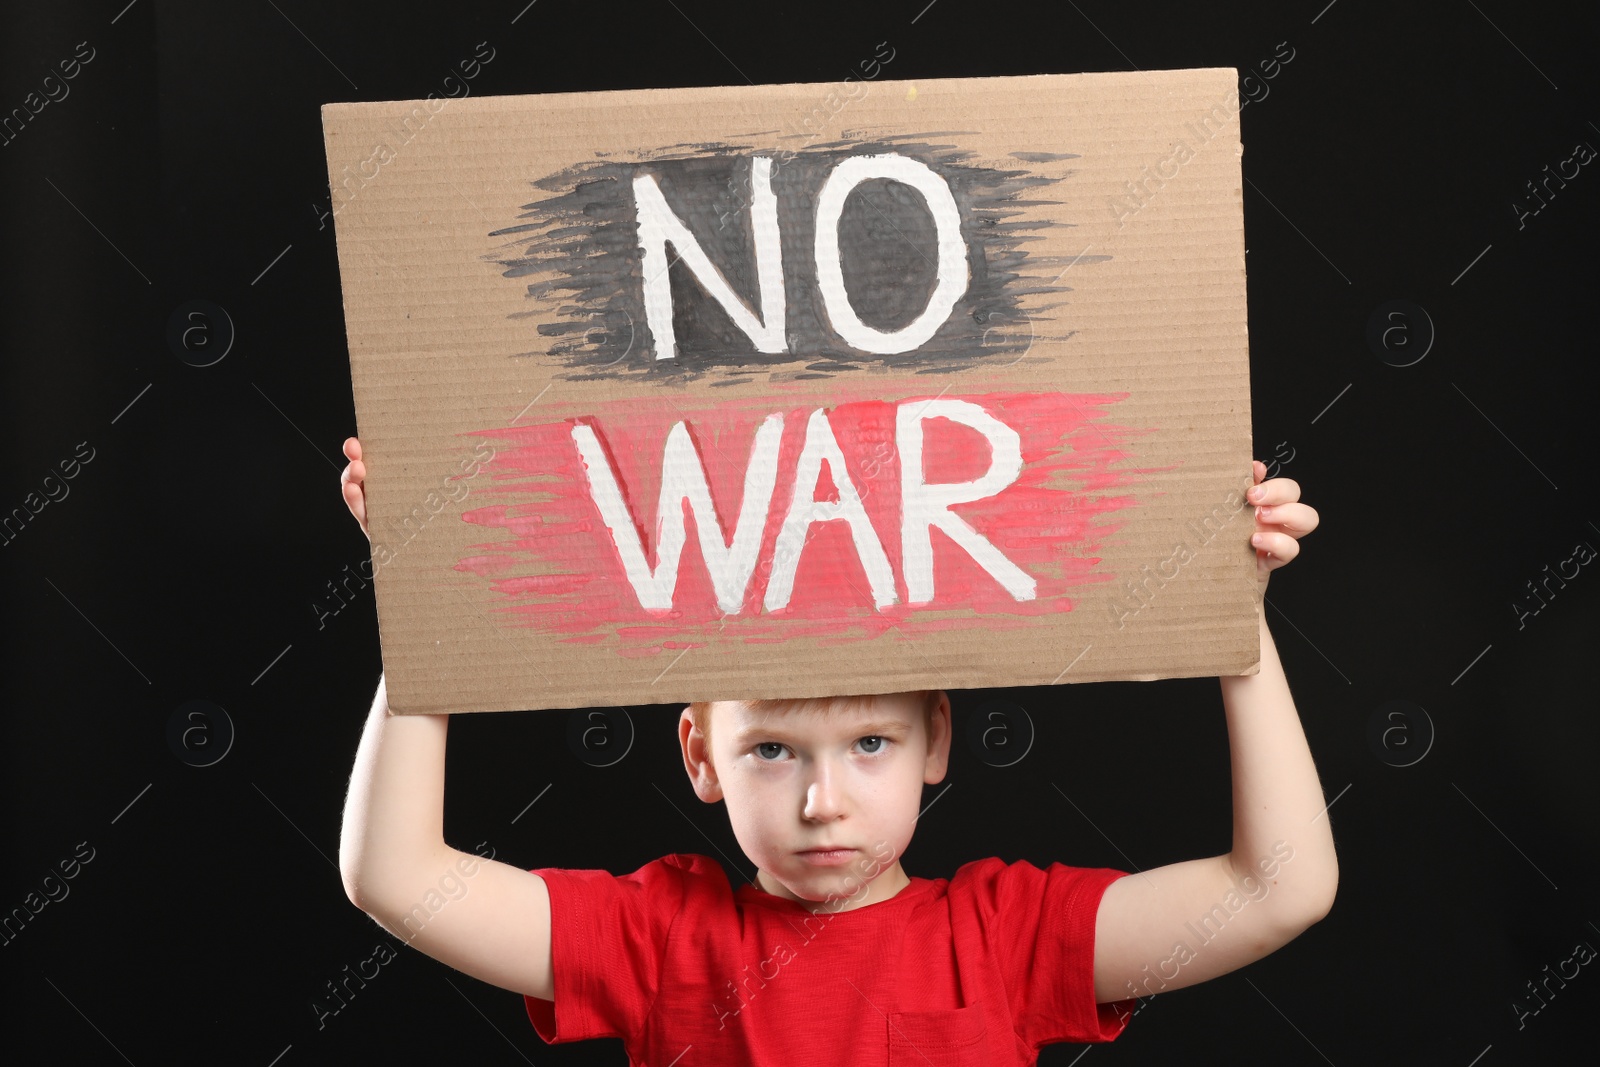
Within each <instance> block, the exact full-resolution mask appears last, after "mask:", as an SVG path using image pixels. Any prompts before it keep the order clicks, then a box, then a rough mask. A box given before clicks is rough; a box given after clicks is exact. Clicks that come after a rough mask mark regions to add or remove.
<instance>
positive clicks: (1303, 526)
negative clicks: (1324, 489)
mask: <svg viewBox="0 0 1600 1067" xmlns="http://www.w3.org/2000/svg"><path fill="white" fill-rule="evenodd" d="M1256 521H1257V522H1260V523H1264V524H1268V525H1271V526H1275V527H1277V528H1278V529H1280V530H1283V531H1284V532H1286V533H1289V534H1292V535H1294V536H1295V537H1303V536H1305V535H1306V534H1308V533H1310V532H1311V531H1312V530H1315V529H1316V528H1317V523H1318V521H1320V520H1319V516H1318V515H1317V509H1316V508H1314V507H1311V506H1310V505H1309V504H1270V505H1266V506H1264V507H1259V508H1257V509H1256Z"/></svg>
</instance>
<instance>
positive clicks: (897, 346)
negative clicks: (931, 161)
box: [816, 152, 968, 355]
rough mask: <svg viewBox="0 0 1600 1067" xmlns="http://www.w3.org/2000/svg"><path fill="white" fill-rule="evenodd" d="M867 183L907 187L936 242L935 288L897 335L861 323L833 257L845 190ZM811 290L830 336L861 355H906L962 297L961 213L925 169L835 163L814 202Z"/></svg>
mask: <svg viewBox="0 0 1600 1067" xmlns="http://www.w3.org/2000/svg"><path fill="white" fill-rule="evenodd" d="M871 178H888V179H890V180H891V181H897V182H900V183H902V184H904V185H909V186H911V188H913V189H915V190H916V191H917V192H919V193H921V194H922V198H923V199H924V200H926V201H927V202H928V211H929V213H930V214H932V215H933V225H934V232H935V234H936V235H937V238H938V246H939V266H938V282H937V284H935V286H934V289H933V294H932V295H931V296H929V297H928V306H927V307H925V308H923V309H922V314H921V315H918V316H917V317H916V319H915V320H913V321H912V322H910V323H908V324H907V325H905V326H903V327H901V328H900V329H898V330H890V331H888V332H887V333H886V332H884V331H883V330H879V329H874V328H873V327H871V326H868V325H867V324H866V323H864V322H862V321H861V318H860V317H859V316H858V315H857V314H856V311H855V308H854V307H852V306H851V305H850V294H849V293H848V292H846V291H845V287H844V266H843V263H842V262H841V260H840V255H839V220H840V217H841V216H842V215H843V213H844V202H845V200H846V199H847V198H848V197H849V195H850V192H851V190H853V189H854V188H855V187H856V186H857V185H860V184H861V183H862V182H864V181H867V180H868V179H871ZM816 256H817V288H818V289H819V290H821V292H822V302H823V305H824V306H825V307H826V308H827V309H828V318H829V319H830V320H832V322H833V328H834V330H835V332H837V333H838V334H839V336H840V337H841V338H843V339H844V341H845V342H846V343H848V344H850V345H851V346H853V347H855V348H859V349H861V350H862V351H863V352H876V353H878V354H879V355H891V354H893V353H895V352H909V351H911V350H912V349H913V348H917V347H919V346H921V345H922V344H924V343H926V342H927V340H928V338H930V337H932V336H933V335H934V332H935V331H936V330H938V329H939V327H940V326H941V325H943V324H944V321H945V319H947V318H949V317H950V309H951V308H953V307H955V304H956V301H957V300H960V299H961V296H962V294H963V293H965V292H966V291H967V278H968V274H967V244H966V241H964V240H963V239H962V237H961V212H960V210H959V209H957V207H956V198H955V195H954V194H952V193H951V192H950V186H949V184H948V183H947V182H946V181H945V180H944V179H943V178H941V177H940V176H939V175H938V174H936V173H934V171H933V170H932V169H931V168H930V167H929V166H928V165H927V164H926V163H922V162H920V161H918V160H915V159H911V158H909V157H907V156H902V155H897V154H895V153H892V152H891V153H889V154H887V155H881V156H853V157H851V158H850V159H847V160H845V161H844V162H842V163H840V164H839V165H838V166H837V167H835V168H834V169H833V173H832V174H830V175H828V180H827V181H825V182H824V183H823V184H822V192H821V193H819V194H818V196H817V237H816Z"/></svg>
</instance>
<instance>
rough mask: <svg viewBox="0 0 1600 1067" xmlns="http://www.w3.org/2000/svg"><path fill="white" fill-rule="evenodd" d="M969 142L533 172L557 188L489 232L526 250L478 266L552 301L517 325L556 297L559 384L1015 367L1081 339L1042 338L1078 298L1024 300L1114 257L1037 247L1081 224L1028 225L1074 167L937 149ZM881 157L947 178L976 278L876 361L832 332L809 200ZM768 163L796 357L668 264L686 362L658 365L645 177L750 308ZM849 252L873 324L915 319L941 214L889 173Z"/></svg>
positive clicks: (928, 283)
mask: <svg viewBox="0 0 1600 1067" xmlns="http://www.w3.org/2000/svg"><path fill="white" fill-rule="evenodd" d="M961 135H962V134H961V132H960V131H948V132H938V133H924V134H907V135H902V136H895V137H880V138H877V139H873V140H866V141H863V140H841V141H836V142H831V143H825V144H821V145H818V146H816V147H815V148H811V149H807V150H805V151H798V152H796V151H790V150H783V149H780V150H777V151H773V150H770V149H756V148H755V147H754V146H753V145H736V144H727V143H721V142H713V143H706V144H679V145H671V146H666V147H663V148H660V149H656V150H653V151H648V152H640V153H635V154H634V156H635V158H633V159H630V160H627V161H621V160H616V159H607V158H598V159H595V160H592V161H588V162H584V163H580V164H578V165H576V166H573V167H569V168H567V169H565V170H562V171H559V172H557V173H554V174H550V175H546V176H544V177H541V178H538V179H535V180H533V182H532V184H533V185H534V186H535V187H536V188H538V189H541V190H544V191H547V192H552V193H555V194H556V195H554V196H550V197H547V198H545V199H541V200H536V201H534V202H532V203H529V204H525V205H523V213H522V214H521V215H519V216H518V217H519V218H520V219H524V220H527V221H524V222H522V223H521V224H519V225H515V226H509V227H505V228H502V229H497V230H494V231H492V232H491V233H490V234H489V236H491V237H514V238H515V240H513V241H512V242H510V243H509V244H507V245H503V246H502V247H501V249H500V250H498V251H497V252H495V253H491V254H489V255H486V256H485V257H484V258H485V259H486V260H489V261H492V262H496V263H499V264H500V265H501V266H503V267H504V268H505V269H504V271H503V275H504V276H505V277H507V278H528V279H531V280H530V281H528V282H527V283H526V285H527V296H528V298H529V299H530V300H536V301H539V302H541V303H542V304H544V307H543V308H541V309H539V310H530V311H526V312H518V313H515V315H514V316H513V317H535V316H537V317H541V318H546V319H548V318H550V317H551V316H550V311H551V305H555V311H556V315H555V318H554V321H546V322H541V323H539V324H538V334H539V335H540V337H542V338H545V339H547V346H546V347H545V348H544V349H543V352H547V353H549V354H550V355H555V356H558V357H560V358H561V359H562V360H563V361H564V362H565V363H566V364H567V365H568V367H569V368H570V370H569V371H568V372H566V373H564V374H562V375H561V377H565V378H571V379H595V378H608V379H614V378H631V379H639V378H646V379H659V380H662V381H665V382H679V383H681V382H683V381H685V380H689V379H695V378H700V377H703V376H705V375H707V374H708V373H710V372H717V373H715V375H714V378H713V381H712V382H711V383H710V384H713V385H733V384H738V383H742V382H747V381H750V380H752V377H751V376H752V375H753V374H760V373H761V372H762V370H763V369H766V371H767V375H768V377H769V378H770V379H773V380H778V379H802V378H825V377H829V376H832V375H834V374H838V373H840V372H846V371H857V370H861V369H878V370H898V371H907V370H909V371H913V372H916V373H924V374H927V373H941V372H945V371H950V370H958V369H965V368H969V367H973V366H976V365H979V364H983V363H990V364H999V365H1010V364H1014V363H1016V362H1018V361H1019V360H1021V359H1024V358H1027V353H1028V351H1029V349H1030V348H1031V347H1032V346H1033V345H1034V344H1036V343H1037V342H1039V341H1041V340H1064V339H1065V338H1066V337H1069V336H1071V332H1072V331H1070V330H1069V331H1067V332H1066V333H1058V334H1053V335H1047V334H1045V333H1043V332H1041V331H1042V330H1043V329H1045V328H1047V326H1048V323H1049V320H1048V319H1037V318H1035V316H1037V315H1038V313H1040V312H1044V311H1049V310H1051V309H1053V308H1056V307H1060V306H1062V305H1063V304H1065V303H1066V301H1064V300H1059V299H1058V300H1055V301H1054V302H1045V303H1034V302H1029V304H1028V306H1027V307H1026V309H1025V308H1024V302H1025V300H1026V299H1027V298H1030V297H1046V298H1048V297H1051V296H1056V295H1058V294H1062V293H1066V292H1070V291H1071V286H1067V285H1063V284H1061V277H1062V274H1063V273H1064V272H1065V270H1066V269H1067V268H1068V267H1069V266H1072V265H1075V264H1085V263H1093V262H1103V261H1105V260H1108V259H1110V258H1111V257H1110V256H1105V255H1096V256H1089V255H1080V256H1076V257H1073V256H1045V255H1039V254H1037V253H1034V252H1030V251H1029V250H1028V249H1027V248H1026V247H1025V246H1026V245H1028V244H1030V243H1032V242H1037V241H1040V240H1042V239H1043V238H1042V237H1041V236H1039V231H1041V230H1045V229H1049V228H1053V227H1058V226H1071V225H1072V224H1071V223H1061V222H1055V221H1051V220H1048V219H1043V218H1039V217H1030V215H1029V209H1031V208H1037V207H1041V206H1044V205H1047V204H1057V203H1060V201H1053V200H1046V199H1040V198H1038V196H1039V193H1040V192H1042V191H1044V190H1045V189H1046V188H1047V187H1049V186H1051V185H1054V184H1056V183H1058V182H1061V181H1063V180H1064V179H1066V178H1069V177H1071V175H1072V173H1073V172H1072V171H1070V170H1069V171H1066V172H1064V173H1062V174H1060V175H1057V176H1046V175H1042V174H1037V173H1033V172H1031V171H1029V170H1027V169H1026V168H1023V167H1013V166H1011V165H1009V164H1008V163H1006V162H1004V161H980V160H978V159H976V158H975V157H974V154H973V153H972V152H970V151H968V150H966V149H963V148H961V147H959V146H958V145H956V144H951V143H942V142H938V141H935V140H933V139H934V138H949V137H956V136H961ZM886 152H894V153H898V154H900V155H905V156H910V157H912V158H914V159H917V160H920V161H921V162H923V163H925V164H927V165H928V166H929V167H930V168H931V169H932V170H934V171H935V172H936V173H938V174H940V175H941V176H942V177H943V178H944V179H945V180H946V181H947V182H948V183H949V185H950V188H951V191H952V193H953V194H954V197H955V201H956V204H957V206H958V208H959V210H960V213H961V232H962V236H963V238H964V239H965V240H966V243H967V260H968V269H969V272H970V276H969V281H968V286H967V291H966V293H965V294H964V295H963V296H962V297H961V298H960V299H959V300H958V301H957V302H956V304H955V307H954V308H953V309H952V310H951V313H950V315H949V317H948V318H947V319H946V321H945V322H944V324H943V325H942V326H941V327H940V328H939V330H938V331H937V332H936V333H935V334H934V335H933V337H932V338H930V339H929V340H928V341H927V342H926V343H925V344H923V345H922V346H921V347H920V348H917V349H915V350H913V351H909V352H904V353H897V354H890V355H879V354H875V353H869V352H862V351H860V350H857V349H854V348H852V347H850V346H849V345H848V344H847V343H846V342H844V341H843V340H841V339H840V338H839V337H838V335H837V334H835V333H834V331H833V329H832V328H831V326H830V324H829V321H828V317H827V313H826V310H825V308H824V305H823V303H822V296H821V293H820V292H819V291H818V289H817V287H816V284H815V281H816V279H815V266H814V262H813V257H814V252H813V229H814V226H813V212H814V207H813V205H814V203H815V201H816V198H817V195H818V194H819V192H820V191H821V187H822V183H823V181H824V180H826V178H827V176H828V174H829V173H830V172H831V171H832V169H833V167H834V165H835V164H837V163H838V162H840V161H842V160H844V159H846V158H849V157H851V156H858V155H868V154H880V153H886ZM757 154H760V155H767V156H770V157H771V158H772V159H773V161H774V162H773V171H772V187H773V191H774V194H775V196H776V199H777V202H778V219H779V225H780V229H781V232H782V237H781V245H780V247H781V252H782V256H783V264H784V285H785V296H786V301H787V319H788V322H787V336H788V341H789V346H788V347H789V351H788V352H784V353H776V354H766V353H759V352H756V351H754V348H753V346H752V345H751V343H750V340H749V338H747V337H746V336H745V335H744V333H743V332H742V331H740V330H739V328H738V327H737V326H735V325H734V324H733V322H732V320H731V319H729V318H728V316H727V315H726V313H725V312H724V311H723V310H722V308H721V307H720V306H719V305H718V304H717V302H716V301H715V300H714V299H713V298H712V297H710V296H709V295H708V294H706V293H705V292H704V290H703V289H701V287H700V285H699V283H698V281H697V280H696V279H695V278H694V275H693V274H692V273H691V272H690V271H689V269H688V268H687V267H686V266H684V265H682V264H674V265H672V266H670V267H669V269H668V274H669V278H670V283H671V286H672V302H673V326H674V330H675V332H676V334H677V355H676V357H675V358H672V359H665V360H658V359H656V358H655V348H654V339H653V338H652V337H651V335H650V332H649V330H648V328H647V325H646V321H645V311H644V298H643V272H642V269H643V262H642V261H643V253H642V252H641V250H640V248H639V247H638V243H637V233H636V224H635V217H634V206H633V190H632V183H633V178H634V176H635V175H636V174H639V173H641V172H648V173H651V174H653V175H654V176H655V178H656V181H657V182H658V183H659V185H660V188H661V191H662V194H663V196H665V198H666V201H667V203H668V204H669V205H670V206H671V207H672V209H673V211H674V212H675V213H676V214H677V215H678V216H679V217H680V218H681V219H683V221H684V223H685V224H686V225H687V226H688V227H689V229H690V231H691V232H692V233H694V234H695V236H696V237H698V238H699V240H700V242H701V245H702V247H703V248H704V249H705V251H706V254H707V255H708V256H709V257H710V258H711V260H712V262H714V263H715V264H717V266H718V267H719V268H720V269H721V271H722V273H723V275H724V276H725V277H726V278H727V279H728V282H729V284H730V285H731V286H732V288H733V290H734V291H735V292H736V293H738V294H739V296H740V297H741V298H742V299H744V301H745V302H746V304H747V305H749V306H751V307H755V305H756V295H757V286H756V279H755V246H754V238H753V236H752V235H751V234H750V232H749V200H750V157H751V156H753V155H757ZM1011 156H1012V158H1015V159H1018V160H1019V161H1021V162H1029V163H1041V162H1057V161H1060V160H1067V159H1075V158H1077V156H1075V155H1074V154H1072V153H1068V152H1013V153H1011ZM840 246H841V250H842V259H843V272H844V277H845V283H846V289H847V291H848V292H849V294H850V301H851V305H852V306H853V307H854V308H855V311H856V314H857V315H858V316H859V317H860V318H861V319H862V321H863V322H865V323H867V324H868V325H870V326H874V327H876V328H878V329H880V330H892V329H896V328H898V327H900V326H904V325H905V324H907V323H908V322H910V321H911V320H912V319H914V318H915V317H916V316H917V315H918V314H920V313H921V311H922V309H923V307H924V305H925V304H926V302H927V299H928V296H929V294H930V293H931V292H932V291H933V287H934V284H935V280H936V279H935V263H936V255H937V252H936V248H935V235H934V226H933V218H932V216H931V215H930V214H929V212H928V210H927V206H926V202H925V201H924V200H923V198H922V197H921V195H920V194H919V193H917V192H916V191H915V190H913V189H911V188H910V187H908V186H904V185H901V184H899V183H898V182H891V181H887V180H881V179H879V180H871V181H867V182H863V183H862V184H861V185H859V186H857V187H856V189H855V190H854V191H853V192H852V193H851V195H850V197H849V198H848V199H847V201H846V203H845V208H844V212H843V215H842V224H841V237H840ZM538 354H542V353H540V352H538V351H535V352H525V353H519V355H523V356H530V355H538Z"/></svg>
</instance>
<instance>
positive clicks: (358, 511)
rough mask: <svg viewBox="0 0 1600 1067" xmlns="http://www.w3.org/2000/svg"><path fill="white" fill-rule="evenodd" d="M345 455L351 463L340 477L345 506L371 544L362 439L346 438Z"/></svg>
mask: <svg viewBox="0 0 1600 1067" xmlns="http://www.w3.org/2000/svg"><path fill="white" fill-rule="evenodd" d="M344 454H345V458H347V459H349V460H350V462H349V463H347V464H345V468H344V473H343V474H341V475H340V476H339V488H340V491H341V492H342V493H343V494H344V502H345V506H346V507H348V508H349V509H350V514H352V515H354V516H355V517H356V522H358V523H360V524H361V532H362V533H363V534H365V535H366V538H367V541H368V543H371V541H372V534H371V533H369V532H368V530H367V492H366V490H365V489H363V488H362V486H361V483H362V481H363V480H365V478H366V477H367V465H366V464H365V463H362V462H361V439H360V438H357V437H350V438H346V439H345V442H344Z"/></svg>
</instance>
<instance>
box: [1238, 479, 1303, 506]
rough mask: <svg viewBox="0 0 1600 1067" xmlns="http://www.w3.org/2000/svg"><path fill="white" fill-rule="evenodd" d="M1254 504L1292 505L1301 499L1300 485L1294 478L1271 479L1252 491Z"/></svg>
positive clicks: (1249, 496)
mask: <svg viewBox="0 0 1600 1067" xmlns="http://www.w3.org/2000/svg"><path fill="white" fill-rule="evenodd" d="M1250 494H1253V495H1248V496H1247V499H1248V500H1249V501H1250V503H1252V504H1292V503H1294V502H1295V501H1296V500H1299V499H1300V483H1299V482H1297V481H1295V480H1294V479H1293V478H1269V479H1267V480H1266V481H1264V482H1262V483H1261V484H1260V485H1258V486H1256V487H1254V488H1253V489H1251V490H1250Z"/></svg>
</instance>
